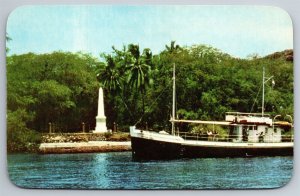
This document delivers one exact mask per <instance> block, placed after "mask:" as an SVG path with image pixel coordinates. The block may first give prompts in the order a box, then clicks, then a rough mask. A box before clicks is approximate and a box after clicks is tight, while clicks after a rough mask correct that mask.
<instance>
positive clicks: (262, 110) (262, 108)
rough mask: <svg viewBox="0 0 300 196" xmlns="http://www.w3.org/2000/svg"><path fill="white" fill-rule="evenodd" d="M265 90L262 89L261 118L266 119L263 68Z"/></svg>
mask: <svg viewBox="0 0 300 196" xmlns="http://www.w3.org/2000/svg"><path fill="white" fill-rule="evenodd" d="M262 83H263V89H262V104H261V105H262V106H261V116H262V117H264V110H265V109H264V108H265V66H263V82H262Z"/></svg>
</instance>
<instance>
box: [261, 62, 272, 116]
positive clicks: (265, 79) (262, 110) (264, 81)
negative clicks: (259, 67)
mask: <svg viewBox="0 0 300 196" xmlns="http://www.w3.org/2000/svg"><path fill="white" fill-rule="evenodd" d="M273 77H274V76H271V77H269V78H266V77H265V66H263V82H262V83H263V90H262V104H261V105H262V106H261V116H262V117H264V112H265V83H267V82H268V81H269V80H270V79H271V78H273ZM272 83H273V82H272Z"/></svg>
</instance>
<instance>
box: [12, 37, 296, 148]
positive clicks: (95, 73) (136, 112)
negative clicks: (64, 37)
mask: <svg viewBox="0 0 300 196" xmlns="http://www.w3.org/2000/svg"><path fill="white" fill-rule="evenodd" d="M291 54H292V52H291V51H283V52H281V53H276V54H274V55H268V56H266V57H259V56H258V55H252V56H249V58H247V59H238V58H234V57H232V56H230V55H228V54H225V53H223V52H222V51H220V50H218V49H216V48H213V47H210V46H206V45H193V46H185V47H181V46H179V45H177V44H176V43H175V41H172V42H171V44H170V45H166V48H165V50H163V51H161V52H160V53H159V54H156V55H153V54H152V52H151V50H150V49H149V48H146V49H143V50H141V49H140V47H139V45H136V44H129V45H128V46H123V48H121V49H117V48H115V47H113V51H112V52H111V53H110V54H104V53H103V54H101V56H100V57H101V58H100V60H98V59H95V58H93V57H91V56H90V55H88V54H82V53H75V54H74V53H68V52H53V53H51V54H40V55H37V54H33V53H28V54H23V55H12V56H9V57H7V109H8V111H7V127H8V136H9V137H8V140H9V141H12V142H9V144H12V143H14V142H15V143H16V142H21V143H22V141H23V143H24V141H25V140H30V141H31V140H32V141H36V138H35V139H33V137H31V136H32V135H34V134H32V133H34V131H35V132H37V133H40V132H45V131H48V126H49V122H51V123H54V124H55V129H56V130H57V131H60V132H71V131H79V130H81V127H80V126H81V122H85V124H86V127H87V129H88V130H92V129H94V127H95V116H96V112H97V100H98V88H99V86H102V87H103V88H104V96H105V97H104V101H105V114H106V116H107V126H108V128H109V129H112V128H113V124H114V123H117V125H118V128H119V130H128V126H130V125H134V124H136V125H137V126H139V127H145V126H146V123H147V126H148V127H149V128H150V129H155V130H157V129H169V128H170V123H169V119H170V114H171V108H172V106H171V103H172V71H173V64H174V63H175V65H176V110H177V116H178V118H183V119H202V120H223V119H224V116H225V112H227V111H238V112H261V96H262V88H261V86H262V69H263V67H265V69H266V77H270V76H273V79H274V80H275V83H276V84H275V86H274V85H272V83H271V82H267V83H266V86H265V111H266V112H268V113H270V114H271V115H273V116H274V115H276V114H282V115H285V114H290V115H293V107H294V104H293V85H294V83H293V81H294V78H293V62H292V59H293V58H292V57H291ZM179 128H180V129H181V131H188V130H192V129H193V127H190V126H185V125H179ZM22 133H24V134H25V133H26V134H27V135H29V136H30V137H31V139H29V138H26V137H25V139H24V138H23V139H22V138H21V136H20V137H16V135H22ZM26 134H25V135H26ZM13 138H17V139H13ZM24 146H26V145H24ZM24 146H23V147H22V149H23V148H25V147H24Z"/></svg>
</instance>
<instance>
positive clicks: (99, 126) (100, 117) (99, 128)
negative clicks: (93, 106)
mask: <svg viewBox="0 0 300 196" xmlns="http://www.w3.org/2000/svg"><path fill="white" fill-rule="evenodd" d="M105 132H107V127H106V116H105V115H104V100H103V89H102V88H101V87H100V88H99V97H98V114H97V116H96V128H95V131H94V133H105Z"/></svg>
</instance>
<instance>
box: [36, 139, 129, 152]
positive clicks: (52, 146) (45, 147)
mask: <svg viewBox="0 0 300 196" xmlns="http://www.w3.org/2000/svg"><path fill="white" fill-rule="evenodd" d="M130 150H131V142H130V141H126V142H112V141H89V142H78V143H67V142H66V143H41V145H40V147H39V152H40V153H42V154H50V153H53V154H63V153H90V152H122V151H130Z"/></svg>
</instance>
